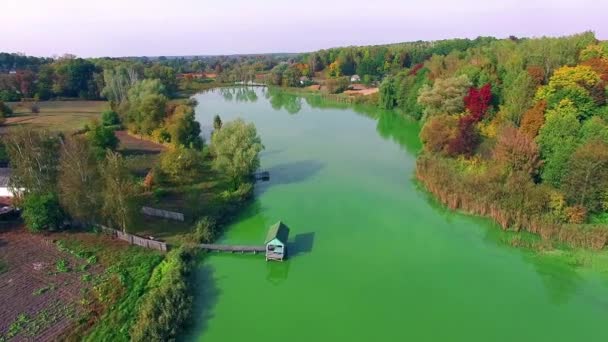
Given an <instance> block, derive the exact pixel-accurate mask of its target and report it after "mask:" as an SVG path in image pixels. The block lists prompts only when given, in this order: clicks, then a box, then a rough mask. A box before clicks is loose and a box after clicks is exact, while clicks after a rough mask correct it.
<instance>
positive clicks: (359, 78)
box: [350, 75, 361, 83]
mask: <svg viewBox="0 0 608 342" xmlns="http://www.w3.org/2000/svg"><path fill="white" fill-rule="evenodd" d="M350 82H351V83H355V82H361V77H359V75H352V76H351V77H350Z"/></svg>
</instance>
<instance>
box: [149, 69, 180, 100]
mask: <svg viewBox="0 0 608 342" xmlns="http://www.w3.org/2000/svg"><path fill="white" fill-rule="evenodd" d="M144 75H145V76H146V78H148V79H158V80H160V82H161V83H162V85H163V89H164V95H166V96H172V95H173V94H175V93H176V92H177V87H178V82H177V75H176V72H175V69H173V68H171V67H168V66H164V65H160V64H154V65H152V66H151V67H149V68H147V69H146V70H145V71H144Z"/></svg>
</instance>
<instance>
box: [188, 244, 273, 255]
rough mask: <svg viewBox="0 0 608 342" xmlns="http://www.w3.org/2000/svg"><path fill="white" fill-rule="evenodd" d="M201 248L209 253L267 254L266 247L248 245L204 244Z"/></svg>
mask: <svg viewBox="0 0 608 342" xmlns="http://www.w3.org/2000/svg"><path fill="white" fill-rule="evenodd" d="M199 247H200V248H202V249H206V250H208V251H218V252H228V253H253V254H257V253H258V252H260V253H264V252H266V246H263V245H262V246H248V245H216V244H209V243H203V244H200V245H199Z"/></svg>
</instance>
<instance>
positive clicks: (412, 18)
mask: <svg viewBox="0 0 608 342" xmlns="http://www.w3.org/2000/svg"><path fill="white" fill-rule="evenodd" d="M0 2H3V3H2V4H1V6H0V8H1V13H2V15H1V17H0V51H2V52H21V53H25V54H27V55H35V56H53V55H62V54H64V53H71V54H75V55H77V56H80V57H102V56H112V57H120V56H183V55H218V54H222V55H225V54H238V53H268V52H305V51H314V50H318V49H323V48H329V47H336V46H347V45H374V44H385V43H396V42H404V41H415V40H438V39H447V38H475V37H477V36H495V37H499V38H502V37H508V36H509V35H514V36H518V37H538V36H560V35H568V34H573V33H579V32H583V31H588V30H591V31H594V32H595V33H596V36H597V37H598V38H599V39H608V20H607V18H608V0H483V1H481V0H401V1H398V0H366V1H360V0H347V1H345V0H303V1H297V2H296V1H293V0H163V1H158V0H97V1H91V0H0Z"/></svg>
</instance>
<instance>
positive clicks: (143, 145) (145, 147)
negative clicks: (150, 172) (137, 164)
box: [115, 131, 166, 154]
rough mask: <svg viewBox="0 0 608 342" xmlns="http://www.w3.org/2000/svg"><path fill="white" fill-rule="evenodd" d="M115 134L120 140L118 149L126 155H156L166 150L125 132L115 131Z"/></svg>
mask: <svg viewBox="0 0 608 342" xmlns="http://www.w3.org/2000/svg"><path fill="white" fill-rule="evenodd" d="M115 134H116V137H117V138H118V140H120V146H119V149H120V150H122V151H124V152H127V153H128V154H158V153H160V152H162V151H163V150H165V149H166V147H165V146H164V145H161V144H157V143H155V142H152V141H149V140H145V139H140V138H138V137H136V136H134V135H131V134H129V132H127V131H116V132H115Z"/></svg>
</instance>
